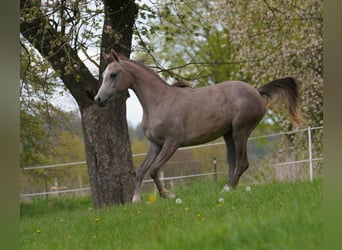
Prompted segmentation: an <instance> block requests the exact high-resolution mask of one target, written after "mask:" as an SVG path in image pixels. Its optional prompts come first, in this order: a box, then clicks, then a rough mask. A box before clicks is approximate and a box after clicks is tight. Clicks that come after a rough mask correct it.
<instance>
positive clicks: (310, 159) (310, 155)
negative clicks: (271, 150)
mask: <svg viewBox="0 0 342 250" xmlns="http://www.w3.org/2000/svg"><path fill="white" fill-rule="evenodd" d="M322 128H323V127H313V128H311V127H308V128H305V129H298V130H293V131H289V132H281V133H275V134H271V135H264V136H257V137H250V138H249V139H248V140H249V141H252V140H258V139H263V138H270V137H276V136H282V135H289V134H294V133H300V132H306V133H307V140H308V141H307V150H308V155H307V157H308V158H307V159H304V160H297V161H288V162H281V163H275V164H273V166H274V167H281V166H286V165H292V164H298V163H305V162H308V163H309V169H308V173H309V179H310V181H312V180H313V177H314V176H313V172H314V171H313V162H315V161H322V160H323V157H316V158H313V143H312V131H313V130H320V129H322ZM224 144H225V143H224V142H216V143H208V144H203V145H197V146H190V147H184V148H179V149H178V151H182V150H189V149H197V148H203V147H213V146H218V145H224ZM145 155H146V153H139V154H133V157H141V156H145ZM190 161H194V160H190ZM190 161H182V162H183V163H184V162H190ZM173 163H177V162H173ZM80 164H84V165H86V162H85V161H79V162H70V163H61V164H53V165H45V166H36V167H25V168H23V169H22V170H23V171H30V170H33V169H51V168H60V167H65V166H74V165H80ZM212 164H213V166H214V171H213V172H207V173H201V174H191V175H183V176H173V177H164V176H161V180H162V181H170V180H177V179H187V178H194V177H202V176H210V175H215V177H216V175H217V174H222V173H226V172H227V171H216V158H215V157H214V159H213V160H212ZM144 182H145V183H147V182H152V179H148V180H144ZM89 191H90V187H82V188H75V189H66V190H57V191H48V192H39V193H26V194H21V197H22V198H25V197H35V196H46V195H50V194H63V193H77V192H89Z"/></svg>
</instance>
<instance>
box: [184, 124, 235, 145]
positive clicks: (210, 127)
mask: <svg viewBox="0 0 342 250" xmlns="http://www.w3.org/2000/svg"><path fill="white" fill-rule="evenodd" d="M230 129H231V123H230V122H229V121H228V120H227V121H225V122H224V123H223V122H221V123H216V124H215V121H213V120H212V121H199V122H198V124H197V126H194V127H192V129H191V130H188V131H186V134H185V139H184V145H182V146H192V145H198V144H202V143H206V142H210V141H213V140H215V139H217V138H219V137H221V136H223V135H225V134H226V133H227V132H228V131H229V130H230Z"/></svg>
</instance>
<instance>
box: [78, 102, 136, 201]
mask: <svg viewBox="0 0 342 250" xmlns="http://www.w3.org/2000/svg"><path fill="white" fill-rule="evenodd" d="M126 98H127V96H124V95H123V96H121V97H120V99H119V100H116V101H115V102H113V103H109V104H108V106H107V107H105V108H99V107H98V106H97V105H91V106H89V107H87V108H86V109H83V110H82V112H81V113H82V124H83V134H84V142H85V148H86V158H87V163H88V172H89V178H90V185H91V190H92V197H93V203H94V206H95V207H102V206H104V205H110V204H112V203H114V204H120V203H121V204H123V203H125V202H129V201H131V200H132V196H133V191H134V190H133V189H134V177H135V173H134V168H133V162H132V154H131V147H130V141H129V136H128V127H127V122H126V106H125V105H122V104H123V103H125V100H126ZM123 117H125V119H123Z"/></svg>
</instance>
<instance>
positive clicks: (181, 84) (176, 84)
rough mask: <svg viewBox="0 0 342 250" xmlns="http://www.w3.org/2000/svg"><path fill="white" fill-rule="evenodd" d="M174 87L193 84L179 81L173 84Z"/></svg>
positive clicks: (188, 86) (189, 86)
mask: <svg viewBox="0 0 342 250" xmlns="http://www.w3.org/2000/svg"><path fill="white" fill-rule="evenodd" d="M172 86H173V87H179V88H191V85H190V84H189V83H187V82H183V81H178V82H175V83H173V84H172Z"/></svg>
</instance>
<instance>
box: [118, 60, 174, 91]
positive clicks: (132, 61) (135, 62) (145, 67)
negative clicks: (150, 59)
mask: <svg viewBox="0 0 342 250" xmlns="http://www.w3.org/2000/svg"><path fill="white" fill-rule="evenodd" d="M118 56H119V59H120V60H123V61H128V62H131V63H133V64H135V65H138V66H140V67H141V68H143V69H145V70H147V71H149V72H150V73H152V74H154V75H155V76H157V77H158V78H159V79H160V80H161V81H162V82H163V83H164V84H166V85H169V84H167V82H166V81H165V80H164V79H163V78H161V77H160V76H159V75H158V74H157V73H156V72H154V71H153V70H152V69H151V68H149V67H148V66H146V65H145V63H144V62H145V60H139V61H135V60H132V59H129V58H127V57H126V56H124V55H122V54H119V55H118Z"/></svg>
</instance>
